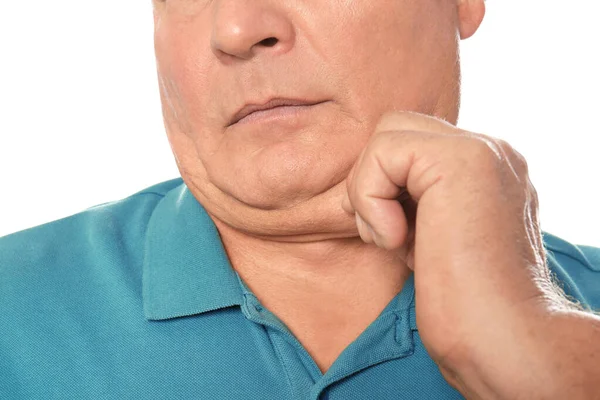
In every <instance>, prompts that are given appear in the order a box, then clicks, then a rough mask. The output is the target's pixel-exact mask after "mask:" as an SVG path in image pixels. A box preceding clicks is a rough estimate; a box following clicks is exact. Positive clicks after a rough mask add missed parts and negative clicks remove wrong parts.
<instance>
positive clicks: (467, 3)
mask: <svg viewBox="0 0 600 400" xmlns="http://www.w3.org/2000/svg"><path fill="white" fill-rule="evenodd" d="M457 3H458V4H457V7H458V30H459V32H460V38H461V39H468V38H470V37H471V36H473V34H474V33H475V32H476V31H477V29H478V28H479V25H481V21H483V16H484V15H485V0H457Z"/></svg>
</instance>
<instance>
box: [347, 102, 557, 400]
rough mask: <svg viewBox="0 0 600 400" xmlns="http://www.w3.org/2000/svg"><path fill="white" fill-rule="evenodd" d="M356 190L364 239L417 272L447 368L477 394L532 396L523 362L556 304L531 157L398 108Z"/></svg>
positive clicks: (360, 166) (351, 201) (429, 341)
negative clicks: (529, 165)
mask: <svg viewBox="0 0 600 400" xmlns="http://www.w3.org/2000/svg"><path fill="white" fill-rule="evenodd" d="M347 188H348V193H347V197H346V198H345V199H344V201H343V204H342V207H343V208H344V210H345V211H347V212H349V213H355V214H356V219H357V227H358V230H359V233H360V236H361V237H362V239H363V240H364V241H365V242H367V243H373V242H374V243H375V244H376V245H377V246H379V247H382V248H385V249H389V250H396V251H400V252H401V253H402V255H403V257H404V260H405V262H406V264H407V265H408V266H409V267H410V268H411V269H413V270H414V274H415V290H416V313H417V326H418V328H419V333H420V335H421V338H422V340H423V343H424V345H425V347H426V348H427V350H428V352H429V354H430V355H431V356H432V358H433V359H434V360H435V361H436V362H437V363H438V365H439V366H440V369H441V371H442V373H443V374H444V377H445V378H446V379H447V380H448V381H449V382H450V383H451V384H452V385H453V386H455V387H456V388H457V389H458V390H460V391H461V392H463V394H464V395H466V396H467V397H469V398H479V397H483V398H533V397H527V396H525V397H522V396H523V393H524V392H526V391H527V390H533V391H535V390H537V389H534V388H531V387H527V388H526V386H527V385H531V384H532V382H530V380H531V374H529V375H528V374H523V371H522V369H521V368H519V366H521V367H524V366H523V363H524V362H532V363H535V355H532V358H533V359H534V360H529V359H528V358H527V357H528V355H529V354H531V351H532V349H534V348H535V345H533V343H536V340H538V341H539V338H537V339H536V338H535V337H534V336H535V335H534V334H532V332H531V331H532V329H534V325H533V324H537V323H538V321H542V320H544V318H545V317H546V315H545V310H548V309H550V308H551V304H559V302H558V301H557V302H556V303H553V300H552V299H553V298H554V299H555V298H557V297H558V295H557V294H556V292H554V291H553V290H554V288H553V285H552V282H551V279H550V277H549V272H548V269H547V267H546V263H545V253H544V248H543V242H542V235H541V230H540V227H539V223H538V201H537V195H536V191H535V189H534V187H533V186H532V184H531V182H530V180H529V177H528V173H527V165H526V162H525V160H524V158H523V157H522V156H521V155H520V154H519V153H517V152H516V151H515V150H514V149H512V148H511V147H510V146H509V145H508V144H507V143H506V142H504V141H502V140H499V139H495V138H491V137H488V136H485V135H481V134H475V133H471V132H467V131H464V130H461V129H458V128H456V127H455V126H453V125H451V124H449V123H447V122H444V121H441V120H438V119H435V118H433V117H429V116H425V115H421V114H416V113H407V112H404V113H390V114H386V115H384V116H383V117H382V119H381V121H380V123H379V125H378V126H377V129H376V132H375V134H374V135H373V137H372V138H371V140H370V141H369V143H368V144H367V146H366V147H365V149H364V151H363V152H362V154H361V155H360V157H359V158H358V160H357V162H356V164H355V165H354V167H353V169H352V171H351V172H350V175H349V176H348V179H347ZM536 326H538V325H536ZM539 326H541V325H539ZM538 361H539V360H538ZM531 367H533V365H532V366H531ZM541 374H542V375H543V372H542V373H541ZM542 377H543V378H544V379H543V380H542V381H541V382H539V381H537V382H535V384H537V385H539V384H544V385H549V383H548V382H545V380H546V378H547V376H546V375H543V376H537V378H540V379H542ZM499 394H502V396H499Z"/></svg>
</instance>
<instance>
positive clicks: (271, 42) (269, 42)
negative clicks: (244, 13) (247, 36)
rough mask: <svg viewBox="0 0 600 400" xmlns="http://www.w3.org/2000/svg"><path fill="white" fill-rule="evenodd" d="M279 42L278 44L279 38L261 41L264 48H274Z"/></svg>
mask: <svg viewBox="0 0 600 400" xmlns="http://www.w3.org/2000/svg"><path fill="white" fill-rule="evenodd" d="M277 42H278V40H277V38H274V37H270V38H266V39H263V40H261V41H260V44H262V45H263V46H267V47H273V46H275V45H276V44H277Z"/></svg>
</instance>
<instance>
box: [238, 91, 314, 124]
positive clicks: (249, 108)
mask: <svg viewBox="0 0 600 400" xmlns="http://www.w3.org/2000/svg"><path fill="white" fill-rule="evenodd" d="M322 102H323V101H310V100H303V99H287V98H280V97H277V98H272V99H270V100H268V101H266V102H263V103H262V104H257V103H248V104H246V105H244V106H243V107H242V108H240V109H239V110H238V112H236V113H235V114H234V115H233V117H232V118H231V120H230V121H229V125H227V126H231V125H233V124H235V123H237V122H238V121H239V120H241V119H242V118H244V117H245V116H247V115H249V114H252V113H253V112H255V111H262V110H268V109H271V108H275V107H281V106H310V105H315V104H318V103H322Z"/></svg>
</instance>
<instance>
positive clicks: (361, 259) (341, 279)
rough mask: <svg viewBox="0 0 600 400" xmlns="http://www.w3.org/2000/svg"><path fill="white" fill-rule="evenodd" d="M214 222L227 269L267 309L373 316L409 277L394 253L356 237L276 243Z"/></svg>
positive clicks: (402, 263)
mask: <svg viewBox="0 0 600 400" xmlns="http://www.w3.org/2000/svg"><path fill="white" fill-rule="evenodd" d="M215 224H216V226H217V229H218V230H219V233H220V235H221V239H222V241H223V244H224V246H225V249H226V251H227V254H228V256H229V259H230V261H231V264H232V266H233V268H234V269H235V270H236V271H237V272H238V274H239V275H240V277H241V278H242V279H243V280H244V282H245V283H246V284H247V285H248V287H249V288H250V290H252V292H253V293H254V294H255V295H256V296H257V298H258V299H259V301H261V303H263V305H264V306H265V307H267V308H269V309H271V308H274V309H275V308H278V304H280V303H285V304H286V305H287V306H288V307H293V306H294V305H297V306H298V307H304V308H305V309H306V310H310V306H311V304H312V303H314V305H315V306H318V307H316V308H315V310H319V309H323V304H324V303H323V301H325V300H326V301H327V303H333V304H338V305H347V304H353V306H356V307H358V308H359V309H361V310H362V311H364V310H371V313H373V312H375V313H378V312H380V311H381V310H383V308H384V307H385V306H386V305H387V303H388V302H389V301H390V300H391V299H392V298H393V297H394V296H395V295H396V294H398V293H399V292H400V290H401V288H402V286H403V284H404V281H405V280H406V278H407V277H408V275H409V273H410V270H409V269H408V267H407V266H406V264H405V263H404V262H403V261H402V260H401V257H400V256H399V252H397V251H388V250H384V249H380V248H378V247H376V246H374V245H372V244H366V243H364V242H363V241H362V240H360V237H358V236H356V237H350V238H341V239H326V240H318V241H310V242H293V241H290V239H289V238H287V239H286V241H279V240H270V239H269V238H264V237H257V236H252V235H249V234H246V233H242V232H240V231H237V230H235V229H233V228H231V227H230V226H228V225H226V224H224V223H222V222H220V221H218V220H215ZM272 311H273V310H272ZM375 316H376V315H375Z"/></svg>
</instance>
